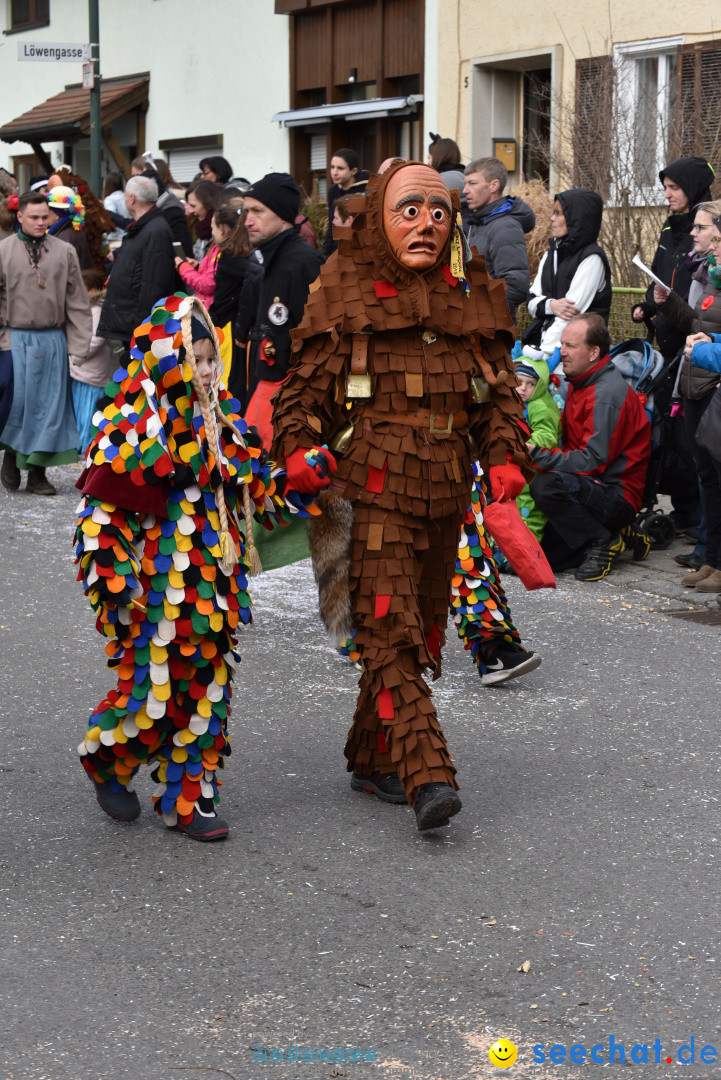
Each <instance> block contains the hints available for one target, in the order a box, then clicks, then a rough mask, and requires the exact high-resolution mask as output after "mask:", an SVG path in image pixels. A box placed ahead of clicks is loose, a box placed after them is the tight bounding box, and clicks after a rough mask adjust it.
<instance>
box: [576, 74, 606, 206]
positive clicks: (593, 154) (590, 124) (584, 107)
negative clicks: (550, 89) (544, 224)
mask: <svg viewBox="0 0 721 1080" xmlns="http://www.w3.org/2000/svg"><path fill="white" fill-rule="evenodd" d="M575 112H576V116H575V125H574V133H573V163H574V172H573V181H574V184H575V185H576V187H582V188H589V189H590V190H591V191H597V192H598V193H599V195H601V196H602V198H603V199H604V200H605V199H606V198H607V197H608V194H609V188H610V183H611V167H610V164H611V161H610V159H611V131H612V116H613V62H612V59H611V57H610V56H588V57H585V58H584V59H582V60H577V61H576V109H575Z"/></svg>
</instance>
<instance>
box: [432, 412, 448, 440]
mask: <svg viewBox="0 0 721 1080" xmlns="http://www.w3.org/2000/svg"><path fill="white" fill-rule="evenodd" d="M437 415H438V414H437V413H434V412H432V413H431V421H430V424H429V427H428V430H429V431H431V432H432V433H433V434H434V435H450V433H451V431H452V430H453V413H452V412H449V414H448V426H447V427H444V428H439V427H436V416H437Z"/></svg>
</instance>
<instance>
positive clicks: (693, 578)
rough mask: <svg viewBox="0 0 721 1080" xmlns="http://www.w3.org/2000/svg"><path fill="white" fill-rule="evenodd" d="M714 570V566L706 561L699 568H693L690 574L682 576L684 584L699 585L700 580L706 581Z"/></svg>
mask: <svg viewBox="0 0 721 1080" xmlns="http://www.w3.org/2000/svg"><path fill="white" fill-rule="evenodd" d="M713 572H714V568H713V566H709V565H708V563H704V564H703V566H700V567H699V568H698V570H692V571H691V573H690V574H684V575H683V577H682V578H681V584H682V585H698V583H699V581H705V580H706V578H707V577H711V575H712V574H713Z"/></svg>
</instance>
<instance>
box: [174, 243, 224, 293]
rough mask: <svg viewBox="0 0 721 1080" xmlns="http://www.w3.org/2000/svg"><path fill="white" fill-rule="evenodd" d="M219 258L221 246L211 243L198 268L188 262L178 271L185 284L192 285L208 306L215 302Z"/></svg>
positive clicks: (181, 265)
mask: <svg viewBox="0 0 721 1080" xmlns="http://www.w3.org/2000/svg"><path fill="white" fill-rule="evenodd" d="M219 258H220V248H219V247H218V245H217V244H211V245H210V247H209V248H208V250H207V252H206V254H205V256H204V257H203V260H202V262H201V263H200V264H199V266H198V269H197V270H194V269H193V267H192V266H188V264H187V263H186V262H183V263H181V264H180V266H179V267H178V273H179V274H180V276H181V278H182V279H183V281H184V282H185V284H186V285H188V286H190V288H191V289H192V290H193V292H194V293H195V295H196V296H197V297H198V299H199V300H202V301H203V303H204V304H205V306H206V307H207V308H209V307H210V305H211V304H212V303H213V297H214V296H215V272H216V270H217V269H218V259H219Z"/></svg>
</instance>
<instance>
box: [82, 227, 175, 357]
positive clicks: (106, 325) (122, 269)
mask: <svg viewBox="0 0 721 1080" xmlns="http://www.w3.org/2000/svg"><path fill="white" fill-rule="evenodd" d="M174 283H175V263H174V259H173V237H172V235H171V232H170V226H169V225H168V223H167V221H166V220H165V218H164V217H163V213H162V211H161V210H158V208H157V207H156V206H154V207H153V208H152V209H151V210H148V212H147V213H146V214H143V216H142V217H141V218H138V220H137V221H133V222H132V223H131V224H130V225H129V226H128V229H127V232H126V233H125V237H124V239H123V242H122V244H121V245H120V247H119V248H118V249H117V251H116V252H115V260H114V262H113V269H112V272H111V274H110V280H109V281H108V293H107V296H106V298H105V303H104V304H103V310H102V313H101V315H100V322H99V323H98V330H97V333H98V335H99V337H105V338H118V339H119V340H120V341H124V342H128V341H130V339H131V337H132V336H133V333H134V332H135V328H136V326H140V324H141V323H142V322H144V321H145V319H147V318H148V316H149V315H150V312H151V310H152V307H153V304H154V303H155V302H156V300H160V299H162V297H164V296H168V295H169V294H170V293H172V291H173V286H174Z"/></svg>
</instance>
